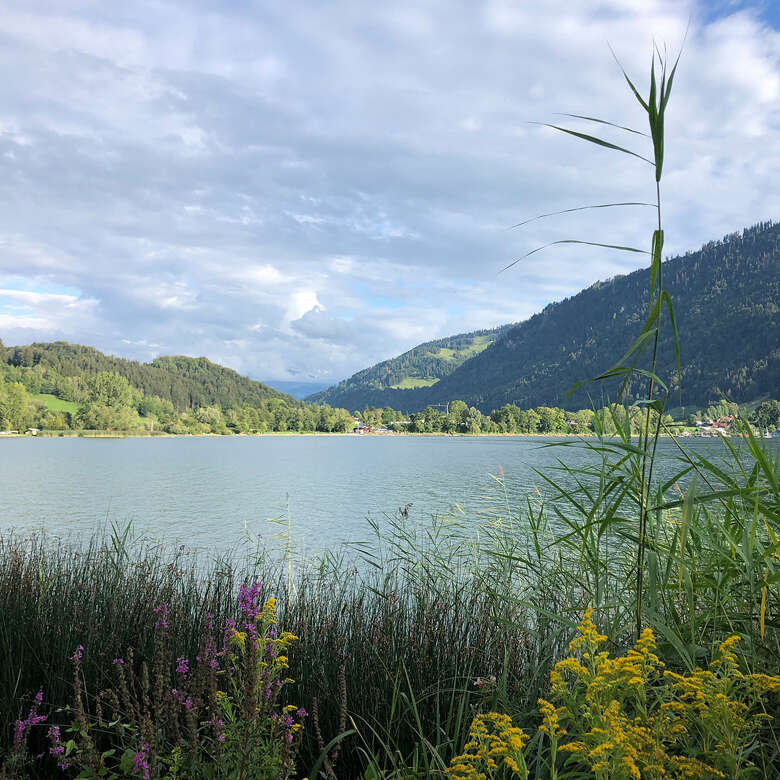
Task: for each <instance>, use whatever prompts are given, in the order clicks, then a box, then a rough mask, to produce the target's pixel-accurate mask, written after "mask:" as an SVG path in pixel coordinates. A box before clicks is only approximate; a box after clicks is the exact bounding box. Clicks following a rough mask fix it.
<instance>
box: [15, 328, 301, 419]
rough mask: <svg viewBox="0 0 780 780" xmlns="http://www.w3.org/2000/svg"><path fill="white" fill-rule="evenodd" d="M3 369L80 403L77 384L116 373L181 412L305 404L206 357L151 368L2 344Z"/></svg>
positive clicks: (50, 347)
mask: <svg viewBox="0 0 780 780" xmlns="http://www.w3.org/2000/svg"><path fill="white" fill-rule="evenodd" d="M4 366H5V367H6V369H5V373H8V372H9V370H10V372H11V373H13V369H14V368H17V369H25V368H26V369H35V372H36V373H38V374H39V375H40V380H41V388H40V389H41V390H43V392H47V393H53V394H54V395H57V396H60V397H62V398H66V399H71V400H77V399H76V398H74V394H73V390H74V385H77V384H78V381H81V380H83V379H85V378H86V377H90V376H95V375H97V374H99V373H101V372H103V371H111V372H114V373H116V374H120V375H121V376H123V377H124V378H125V379H127V381H128V382H129V383H130V384H131V385H132V386H133V387H135V388H136V389H138V390H140V391H141V392H142V393H143V394H144V395H148V396H157V397H158V398H162V399H163V400H166V401H170V402H171V403H172V404H173V406H174V408H175V409H176V410H177V411H183V410H185V409H193V408H195V407H200V406H210V405H217V406H220V407H222V408H223V409H227V408H230V407H234V406H240V405H242V404H249V405H257V404H260V403H261V402H263V401H268V400H270V399H272V398H279V399H283V400H284V401H285V402H287V403H288V404H290V405H299V404H300V402H298V401H295V400H294V399H293V398H292V396H288V395H285V394H283V393H279V392H277V391H276V390H273V389H272V388H270V387H268V386H267V385H264V384H262V383H260V382H255V381H254V380H252V379H247V378H246V377H242V376H241V375H239V374H238V373H237V372H236V371H233V370H232V369H229V368H225V367H223V366H220V365H217V364H216V363H212V362H211V361H210V360H207V359H206V358H204V357H202V358H190V357H180V356H175V357H172V356H167V357H159V358H157V359H155V360H153V361H152V362H151V363H139V362H137V361H135V360H125V359H124V358H118V357H113V356H111V355H104V354H103V353H102V352H99V351H98V350H96V349H94V348H92V347H85V346H81V345H80V344H69V343H67V342H64V341H55V342H52V343H35V344H29V345H27V346H19V347H5V348H3V347H2V343H1V342H0V371H2V370H3V367H4ZM10 378H12V377H9V379H10ZM71 380H72V381H71Z"/></svg>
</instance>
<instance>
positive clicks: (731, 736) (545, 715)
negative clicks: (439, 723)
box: [447, 608, 780, 780]
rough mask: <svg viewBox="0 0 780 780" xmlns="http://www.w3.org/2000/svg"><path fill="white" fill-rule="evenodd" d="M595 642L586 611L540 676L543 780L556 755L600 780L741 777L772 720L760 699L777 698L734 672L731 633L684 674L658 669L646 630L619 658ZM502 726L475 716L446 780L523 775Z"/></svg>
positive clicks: (770, 683) (769, 687) (762, 678)
mask: <svg viewBox="0 0 780 780" xmlns="http://www.w3.org/2000/svg"><path fill="white" fill-rule="evenodd" d="M605 641H606V637H605V636H604V635H603V634H600V633H599V632H598V630H597V628H596V626H595V624H594V622H593V610H592V609H590V608H589V609H588V610H587V611H586V612H585V615H584V617H583V619H582V622H581V623H580V624H579V626H578V636H577V637H576V638H575V639H574V640H573V641H572V642H571V643H570V646H569V647H570V650H571V654H572V655H571V657H569V658H565V659H563V660H562V661H559V662H558V663H557V664H556V665H555V667H554V668H553V670H552V673H551V675H550V682H551V684H552V685H551V692H552V693H551V698H552V701H547V700H546V699H539V713H540V715H541V720H542V722H541V725H540V726H539V731H540V732H541V734H542V735H544V738H546V740H547V741H549V746H550V750H549V760H547V761H546V763H547V765H548V766H549V767H550V770H551V771H550V777H556V776H557V775H556V765H557V763H558V759H559V756H558V754H559V753H562V754H564V755H565V757H566V758H565V759H564V760H565V762H566V766H567V769H568V768H574V767H579V768H580V769H587V770H588V771H590V772H591V773H592V774H593V775H595V776H596V777H597V778H601V779H603V780H640V779H641V778H647V779H648V780H656V779H659V778H662V777H663V778H718V777H727V776H728V777H737V776H743V775H744V773H745V772H748V773H749V772H750V770H751V768H753V765H752V763H751V747H750V746H751V745H753V744H754V742H755V738H756V737H757V735H758V734H759V732H760V731H761V730H762V729H766V728H771V727H772V726H773V724H774V717H773V716H772V715H770V714H769V713H767V711H766V707H765V704H764V701H763V699H764V697H765V696H767V695H769V694H776V693H780V676H771V675H766V674H745V673H743V672H742V671H741V670H740V665H739V659H738V657H737V654H736V652H735V648H736V647H737V645H738V643H739V641H740V637H739V636H736V635H735V636H730V637H728V638H727V639H726V640H725V641H723V642H722V643H721V644H720V646H719V648H718V650H717V652H716V654H715V657H714V658H713V660H712V662H711V663H710V665H709V667H708V668H707V669H699V668H697V669H694V670H693V671H692V672H691V673H690V674H685V675H682V674H677V673H674V672H671V671H667V670H665V669H664V664H663V662H662V661H661V660H660V659H659V657H658V655H657V654H656V643H655V637H654V635H653V632H652V630H651V629H649V628H646V629H645V630H644V631H643V632H642V634H641V636H640V638H639V640H638V641H637V642H636V644H635V645H634V647H633V648H632V649H630V650H629V651H628V652H627V653H625V655H623V656H619V657H616V658H611V657H610V656H609V653H607V652H604V651H600V650H599V645H601V644H602V643H603V642H605ZM510 728H514V727H512V726H511V719H510V718H509V716H508V715H500V714H498V713H490V714H488V715H478V716H477V717H476V718H475V719H474V722H473V723H472V726H471V731H470V733H469V742H468V743H467V744H466V746H465V748H464V752H463V754H462V755H459V756H456V757H455V759H453V761H452V765H451V766H450V768H449V770H448V772H447V773H448V775H449V776H451V777H454V778H472V779H473V780H486V778H494V777H499V776H505V775H507V774H508V775H509V776H511V777H515V776H519V777H523V778H526V777H527V776H528V772H527V769H526V763H525V761H524V757H523V753H522V746H524V745H525V742H526V740H527V738H526V736H525V734H524V733H523V732H522V731H521V730H520V729H515V731H516V732H518V733H519V735H522V736H521V737H518V739H517V741H516V742H515V743H512V744H510V742H509V740H508V739H507V734H508V733H509V731H508V730H509V729H510ZM516 745H520V749H519V750H515V746H516ZM501 773H503V774H501Z"/></svg>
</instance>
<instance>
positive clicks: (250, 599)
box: [238, 580, 263, 620]
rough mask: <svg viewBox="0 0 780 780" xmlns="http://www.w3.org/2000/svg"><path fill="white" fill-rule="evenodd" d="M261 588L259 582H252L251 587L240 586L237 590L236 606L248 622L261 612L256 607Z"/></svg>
mask: <svg viewBox="0 0 780 780" xmlns="http://www.w3.org/2000/svg"><path fill="white" fill-rule="evenodd" d="M262 587H263V585H262V583H261V582H260V581H259V580H253V581H252V584H251V585H241V586H240V587H239V589H238V606H239V607H240V608H241V610H242V611H243V612H244V614H245V615H246V616H247V617H248V618H249V619H250V620H254V619H255V618H256V617H258V616H259V615H260V613H261V611H262V610H261V609H260V608H259V606H258V599H259V597H260V590H261V588H262Z"/></svg>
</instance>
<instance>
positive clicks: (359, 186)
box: [0, 0, 780, 383]
mask: <svg viewBox="0 0 780 780" xmlns="http://www.w3.org/2000/svg"><path fill="white" fill-rule="evenodd" d="M778 13H779V12H778V4H777V3H775V2H769V1H766V2H755V3H745V2H728V0H724V1H723V2H720V1H718V2H711V3H696V2H690V1H686V2H679V1H678V0H675V1H674V2H667V1H666V0H599V1H598V2H596V1H595V0H594V2H590V1H589V0H588V1H587V2H586V1H583V2H578V3H571V2H564V0H548V1H546V2H542V3H527V2H521V0H516V1H510V0H486V2H484V3H471V2H465V1H464V2H453V1H452V0H448V1H447V2H444V0H429V2H419V0H415V2H411V1H409V2H406V0H398V2H394V3H392V4H386V7H385V6H378V5H376V4H374V5H366V4H365V3H362V2H357V0H333V2H328V3H315V2H295V1H293V2H288V3H285V4H281V3H267V2H263V3H261V2H250V0H244V1H242V2H234V3H220V2H212V1H210V0H198V1H197V2H187V3H184V2H180V3H174V2H166V0H127V1H126V2H123V3H121V4H117V3H100V2H96V0H67V2H66V0H46V2H38V1H37V0H6V2H4V3H3V4H2V7H0V338H2V340H3V341H4V343H5V344H19V343H28V342H30V341H33V340H51V339H66V340H69V341H74V342H80V343H86V344H90V345H93V346H96V347H98V348H100V349H103V350H105V351H108V352H112V353H114V354H119V355H122V356H126V357H131V358H136V359H141V360H148V359H151V358H152V357H154V356H156V355H158V354H171V353H174V354H189V355H206V356H208V357H209V358H211V359H213V360H215V361H218V362H221V363H223V364H225V365H229V366H231V367H233V368H236V369H237V370H239V371H241V372H242V373H244V374H248V375H250V376H252V377H254V378H256V379H262V380H268V381H271V382H273V381H274V380H295V381H308V380H311V381H317V382H325V383H327V382H335V381H338V380H339V379H342V378H343V377H345V376H348V375H349V374H351V373H353V372H354V371H356V370H359V369H361V368H364V367H366V366H368V365H370V364H372V363H374V362H377V361H379V360H382V359H385V358H387V357H390V356H392V355H395V354H398V353H400V352H402V351H404V350H406V349H408V348H410V347H412V346H414V345H415V344H417V343H419V342H421V341H425V340H429V339H432V338H437V337H441V336H445V335H449V334H453V333H458V332H463V331H466V330H471V329H475V328H486V327H492V326H496V325H500V324H504V323H506V322H512V321H518V320H521V319H524V318H526V317H528V316H530V315H531V314H533V313H534V312H536V311H538V310H540V309H541V308H543V307H544V305H545V304H547V303H548V302H549V301H551V300H557V299H561V298H563V297H566V296H569V295H572V294H574V293H576V292H577V291H578V290H580V289H581V288H583V287H585V286H587V285H589V284H591V283H593V282H594V281H595V280H597V279H603V278H606V277H609V276H612V275H615V274H618V273H626V272H629V271H631V270H634V269H635V268H637V267H639V266H640V265H641V264H642V262H643V260H642V258H641V257H640V256H636V255H627V254H623V255H621V254H613V253H609V252H606V251H603V250H595V249H593V250H582V249H574V248H571V247H569V248H561V249H553V250H547V251H545V252H543V253H539V254H537V255H534V256H533V257H532V258H529V259H528V260H526V261H523V262H522V263H519V264H518V265H517V266H515V267H514V268H513V269H512V270H511V271H507V272H506V273H504V274H498V271H499V269H501V268H502V267H504V266H505V265H507V264H508V263H509V262H511V261H512V260H514V259H515V258H517V257H519V256H520V255H522V254H523V253H525V252H527V251H529V250H530V249H532V248H533V247H535V246H538V245H540V244H543V243H545V242H547V241H551V240H554V239H556V238H571V237H573V238H585V239H589V240H596V241H604V242H607V243H619V244H632V245H638V246H643V247H644V246H647V244H648V243H649V236H650V232H651V230H652V214H650V213H649V212H646V211H644V210H628V209H625V210H619V211H618V210H609V211H606V210H605V211H604V212H603V213H597V212H590V213H587V212H586V213H584V214H572V215H569V216H568V217H565V218H563V217H562V218H559V219H556V220H544V221H540V222H537V223H533V224H532V225H528V226H526V227H524V228H523V229H521V230H517V231H511V230H507V229H506V228H507V227H508V226H510V225H512V224H514V223H516V222H518V221H520V220H522V219H525V218H528V217H530V216H533V215H534V214H539V213H543V212H547V211H553V210H557V209H564V208H570V207H575V206H580V205H584V204H587V203H604V202H609V201H633V200H647V199H650V198H651V197H652V195H653V187H652V183H653V182H652V177H651V176H650V174H649V170H648V167H647V166H646V165H645V164H644V163H641V162H640V161H636V160H634V159H632V158H628V157H625V156H621V155H613V154H611V153H608V152H606V151H602V150H600V149H597V148H596V147H591V146H589V145H586V144H578V143H577V142H575V141H573V140H570V139H567V138H565V137H563V136H561V135H559V134H556V133H554V132H552V131H549V130H546V129H545V128H543V127H540V126H538V125H534V124H530V123H529V122H532V121H542V122H545V121H558V119H559V118H558V119H556V112H572V113H580V114H589V115H597V116H602V117H604V118H606V119H609V120H613V121H617V122H619V123H621V124H629V125H637V124H638V125H640V129H642V128H641V125H642V123H643V121H644V120H643V117H642V115H641V113H639V109H638V106H637V105H636V103H635V102H634V101H633V99H632V98H631V95H630V94H629V93H628V92H627V90H626V87H625V84H624V82H623V81H622V79H621V77H620V73H619V71H618V70H617V68H616V65H615V63H614V61H613V59H612V56H611V54H610V52H609V47H608V44H611V45H612V46H613V47H614V49H615V51H616V53H617V55H618V56H619V57H620V58H621V61H622V62H623V63H624V65H625V66H626V68H627V69H628V71H629V72H630V73H631V74H632V75H633V76H634V77H635V78H636V80H637V81H638V82H640V84H643V83H644V81H645V79H646V78H647V72H648V68H649V57H650V53H651V46H652V42H653V40H654V39H655V40H656V41H658V42H665V43H666V44H667V45H668V46H669V47H670V48H671V49H675V47H677V46H679V44H680V42H681V41H682V38H683V35H684V33H685V30H686V27H687V26H688V24H689V20H690V28H689V30H688V37H687V40H686V44H685V51H684V53H683V58H682V61H681V65H680V70H679V75H678V78H677V80H676V82H675V90H674V94H673V95H672V100H671V103H670V107H669V119H668V123H667V135H668V141H667V157H666V163H665V171H664V185H663V198H664V213H665V220H666V229H667V245H666V247H667V251H668V252H669V253H676V252H682V251H686V250H689V249H695V248H697V247H698V246H699V245H700V244H702V243H703V242H705V241H708V240H711V239H714V238H717V237H719V236H721V235H723V234H725V233H728V232H732V231H734V230H738V229H740V228H741V227H743V226H746V225H749V224H752V223H754V222H757V221H759V220H764V219H769V218H777V217H778V216H780V188H778V187H777V181H778V178H779V174H780V109H779V108H778V107H779V106H780V32H779V30H780V22H779V21H778ZM583 129H584V128H583ZM613 140H615V141H617V142H619V143H631V144H634V148H636V149H637V151H640V152H641V151H642V148H641V140H642V139H639V140H640V143H639V144H636V143H635V141H634V138H626V137H623V136H615V137H614V138H613Z"/></svg>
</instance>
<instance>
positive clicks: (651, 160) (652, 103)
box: [503, 47, 680, 638]
mask: <svg viewBox="0 0 780 780" xmlns="http://www.w3.org/2000/svg"><path fill="white" fill-rule="evenodd" d="M613 56H614V52H613ZM679 59H680V55H678V56H677V59H676V60H675V62H674V64H673V65H672V67H671V70H669V71H668V70H667V57H666V53H665V52H661V51H660V49H658V48H657V47H655V48H654V50H653V56H652V62H651V67H650V86H649V91H648V96H647V98H646V99H645V98H643V97H642V95H641V94H640V92H639V90H638V89H637V87H636V86H635V85H634V82H633V81H632V80H631V79H630V78H629V76H628V74H627V73H626V71H625V69H624V68H623V66H622V65H620V62H619V61H618V60H617V57H615V60H616V61H617V62H618V66H619V67H620V69H621V72H622V73H623V76H624V78H625V80H626V83H627V84H628V86H629V88H630V89H631V92H632V93H633V95H634V97H635V98H636V100H637V101H638V103H639V105H640V106H641V107H642V110H643V111H644V113H645V114H646V115H647V121H648V123H649V129H650V133H649V136H648V134H647V133H644V132H641V131H638V130H633V129H631V128H629V127H625V126H623V125H618V124H615V123H614V122H609V121H607V120H604V119H598V118H594V117H589V116H584V115H581V114H565V116H568V117H571V118H576V119H580V120H584V121H587V122H591V123H597V124H600V125H606V126H609V127H612V128H615V129H617V130H620V131H623V132H627V133H631V134H632V135H638V136H642V137H646V138H647V137H649V139H650V142H651V145H652V156H651V157H645V156H643V155H642V154H638V153H637V152H634V151H631V150H630V149H627V148H625V147H623V146H619V145H617V144H614V143H612V142H610V141H607V140H605V139H603V138H600V137H598V136H594V135H590V134H588V133H582V132H579V131H576V130H572V129H570V128H566V127H561V126H559V125H553V124H547V123H543V124H544V126H545V127H549V128H551V129H553V130H557V131H559V132H562V133H566V134H568V135H570V136H573V137H574V138H578V139H580V140H583V141H587V142H588V143H592V144H596V145H597V146H601V147H603V148H606V149H608V150H610V151H616V152H620V153H622V154H628V155H630V156H632V157H635V158H638V159H639V160H642V161H644V162H646V163H648V164H650V165H651V166H652V167H653V169H654V177H655V196H656V197H655V203H645V202H639V201H630V202H622V203H603V204H598V205H593V206H584V207H581V208H578V209H565V210H564V211H560V212H555V214H564V213H570V212H572V211H583V210H587V209H603V208H614V207H623V206H652V207H653V208H654V210H655V213H656V226H655V229H654V230H653V233H652V238H651V242H650V251H649V252H647V250H643V249H638V248H636V247H631V246H621V245H619V244H612V243H603V242H597V241H583V240H579V239H561V240H558V241H553V242H551V243H549V244H545V245H544V246H542V247H538V248H537V249H534V250H532V251H531V252H528V253H527V254H526V255H524V256H523V257H528V256H530V255H532V254H534V253H535V252H538V251H540V250H542V249H545V248H547V247H550V246H555V245H559V244H580V245H587V246H596V247H602V248H606V249H614V250H618V251H623V252H633V253H640V254H649V256H650V285H649V304H648V315H647V318H646V320H645V323H644V325H643V327H642V330H641V332H640V333H639V336H638V337H637V338H636V339H635V340H634V342H633V343H632V344H631V346H630V347H629V348H628V350H627V351H626V353H625V354H624V355H623V356H622V357H621V359H620V360H619V361H617V362H616V363H615V364H614V365H613V366H611V367H610V368H609V369H607V370H606V371H604V372H603V373H601V374H599V375H598V376H596V377H592V378H591V379H588V380H583V381H582V382H578V383H576V384H575V385H574V387H572V389H571V390H570V391H569V395H571V394H572V393H573V392H574V391H575V390H577V389H578V388H579V387H581V386H582V385H583V384H584V383H585V382H591V381H602V380H608V379H614V378H621V377H622V384H621V388H620V391H619V394H618V397H619V398H620V396H622V395H623V393H624V392H625V389H626V387H628V386H629V384H630V381H631V379H632V378H634V377H638V378H640V381H643V382H645V383H646V384H647V394H646V397H645V399H644V400H643V401H641V402H640V403H641V404H642V405H643V406H644V407H645V421H644V426H643V427H642V428H641V430H640V433H639V441H638V444H637V447H636V449H634V450H632V449H631V444H630V442H628V443H627V445H626V446H627V447H628V448H629V449H628V450H627V451H628V452H632V451H633V454H634V455H636V456H637V457H638V459H639V474H640V482H639V492H638V496H637V507H638V528H637V531H636V539H635V546H636V556H635V560H636V573H635V579H636V585H635V589H636V602H635V607H634V634H635V638H638V637H639V635H640V634H641V632H642V627H643V624H644V610H643V605H644V591H645V582H644V578H645V558H646V551H647V528H648V517H649V514H650V511H651V504H652V500H651V497H652V493H653V472H654V468H655V462H656V449H657V445H658V439H659V436H660V434H661V420H662V418H663V415H664V412H665V410H666V405H667V399H668V395H669V387H668V386H667V384H666V383H665V382H664V381H663V379H662V378H661V377H660V376H659V373H658V371H659V349H658V347H659V340H660V335H661V328H662V314H663V310H664V308H666V310H667V311H668V316H669V321H670V324H671V327H672V332H673V337H674V349H675V358H676V364H677V377H678V381H679V378H680V350H679V339H678V334H677V326H676V323H675V317H674V308H673V306H672V299H671V296H670V295H669V292H668V290H666V289H665V288H664V286H663V276H662V263H661V261H662V255H663V246H664V230H663V223H662V219H661V178H662V174H663V164H664V124H665V117H666V109H667V106H668V103H669V98H670V96H671V92H672V83H673V82H674V76H675V73H676V71H677V65H678V63H679ZM656 65H657V67H658V68H659V69H660V84H659V83H658V79H657V77H656ZM555 214H544V215H540V216H539V217H536V218H534V219H540V218H542V217H548V216H554V215H555ZM532 221H534V220H527V221H526V222H522V223H520V224H519V225H515V226H514V227H520V226H521V225H525V224H528V223H529V222H532ZM521 259H523V258H519V259H518V260H515V261H514V262H513V263H510V265H508V266H507V267H506V268H510V267H511V266H513V265H515V263H517V262H519V260H521ZM506 268H505V269H503V270H506ZM648 348H650V351H651V354H650V360H649V364H648V365H647V367H644V368H643V367H642V366H641V365H639V362H640V359H641V357H642V355H643V353H644V352H645V351H646V350H647V349H648ZM659 388H660V390H661V391H662V392H661V393H660V394H659V393H658V390H659ZM653 413H654V414H653Z"/></svg>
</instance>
